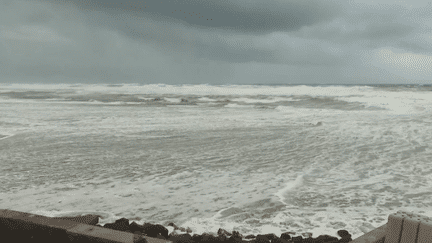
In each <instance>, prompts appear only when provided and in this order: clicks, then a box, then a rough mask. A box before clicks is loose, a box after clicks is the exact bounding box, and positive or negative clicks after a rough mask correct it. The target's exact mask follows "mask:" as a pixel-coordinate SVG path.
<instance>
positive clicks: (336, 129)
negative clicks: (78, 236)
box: [0, 84, 432, 238]
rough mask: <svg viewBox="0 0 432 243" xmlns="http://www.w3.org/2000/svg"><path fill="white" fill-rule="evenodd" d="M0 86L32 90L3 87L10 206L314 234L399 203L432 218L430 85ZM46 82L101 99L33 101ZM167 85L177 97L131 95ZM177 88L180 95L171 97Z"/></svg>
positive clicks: (362, 226) (3, 179)
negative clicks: (6, 92)
mask: <svg viewBox="0 0 432 243" xmlns="http://www.w3.org/2000/svg"><path fill="white" fill-rule="evenodd" d="M0 88H5V89H7V90H14V91H21V90H20V89H24V90H25V91H26V92H27V93H28V94H29V97H25V98H16V97H17V96H13V97H12V96H11V98H6V97H5V96H4V94H1V95H0V97H2V98H1V102H0V114H1V116H0V128H1V131H0V134H5V135H10V136H12V135H14V134H15V135H14V137H13V138H11V140H10V142H11V143H8V142H7V141H8V140H2V143H0V145H1V146H0V152H3V153H0V154H2V156H6V157H5V158H7V161H8V163H4V164H2V167H1V168H0V174H1V175H2V176H0V185H1V186H2V187H0V189H1V190H2V191H1V192H0V193H2V199H4V200H3V201H2V205H3V207H4V208H13V209H14V210H21V211H38V210H43V211H44V213H47V214H48V213H51V215H62V214H63V215H64V214H67V213H69V214H73V213H76V214H82V213H83V212H94V213H95V214H100V213H103V214H104V215H105V216H104V218H103V219H102V220H101V224H105V223H108V222H114V220H116V219H118V218H121V217H126V218H129V219H131V220H133V221H136V222H139V223H143V222H152V223H160V224H163V225H167V222H168V221H171V222H174V223H176V224H177V225H178V226H182V227H187V226H190V227H191V228H193V230H194V233H202V232H205V231H207V232H208V231H210V232H213V233H216V232H217V230H218V229H219V228H224V229H226V230H228V231H231V230H238V231H240V232H241V233H242V234H244V235H246V234H251V233H255V234H256V233H277V234H279V233H280V232H286V231H295V232H297V235H300V233H302V232H313V236H314V237H316V236H318V235H320V234H330V235H336V232H337V230H339V229H346V230H348V231H349V232H350V233H351V234H352V236H353V238H356V237H358V236H360V235H362V234H364V232H365V231H368V230H370V229H371V228H372V227H377V226H380V225H382V224H384V223H385V222H386V220H387V217H388V214H390V213H393V212H395V211H397V210H400V209H406V210H411V211H415V212H418V213H420V214H423V215H427V216H432V215H431V214H432V213H431V212H432V208H431V206H430V205H431V203H432V201H431V198H430V189H431V188H432V184H431V175H432V166H431V165H430V163H428V161H430V158H429V157H430V156H429V154H430V153H429V147H428V144H430V143H431V142H432V141H431V136H430V134H432V128H431V126H430V125H429V124H430V122H432V117H431V115H430V110H429V109H430V108H429V107H430V105H431V98H430V97H432V96H430V92H423V91H422V92H420V91H419V92H415V91H407V90H398V89H396V88H392V90H386V89H385V88H373V87H367V86H351V87H344V86H330V87H310V86H305V85H303V86H286V87H283V86H282V87H276V86H252V85H246V86H242V85H225V86H212V85H184V86H173V85H163V84H154V85H153V84H152V85H142V86H139V85H126V84H123V85H121V86H119V87H108V86H106V85H105V86H104V85H99V84H98V85H86V84H81V85H79V86H78V87H70V85H63V86H61V85H60V86H54V85H53V86H50V85H39V86H38V85H29V86H25V85H24V86H22V85H21V86H20V85H15V84H12V85H0ZM33 88H34V89H33ZM58 88H60V89H61V88H64V89H69V90H72V91H74V92H75V91H76V92H77V93H71V94H69V93H68V94H67V95H66V94H65V93H61V92H58V91H57V90H56V89H58ZM40 90H48V91H52V94H57V95H59V97H62V95H64V97H69V96H70V97H73V96H74V95H77V96H79V97H78V98H77V100H87V99H92V100H91V101H71V100H67V101H61V100H49V99H48V100H44V99H40V97H38V99H32V98H31V95H32V94H34V93H32V92H35V91H40ZM116 94H126V95H127V96H121V95H116ZM20 95H23V97H24V95H26V93H24V94H20ZM36 95H38V96H40V95H39V94H37V92H36ZM210 95H212V96H210ZM213 95H214V96H215V97H217V98H214V99H213V98H212V99H210V98H209V99H206V97H207V96H208V97H213ZM158 96H159V97H161V98H164V99H165V98H167V99H165V100H166V101H168V103H167V102H164V101H162V102H159V104H161V105H157V106H155V105H153V104H154V103H156V102H142V105H134V104H136V103H139V102H131V101H133V99H134V98H140V99H143V100H151V99H153V98H154V97H158ZM191 96H192V97H194V96H202V97H201V98H198V99H197V100H198V101H199V102H197V104H204V105H187V106H186V105H183V104H182V105H179V104H178V101H179V100H180V99H181V98H186V99H194V98H189V97H191ZM50 97H52V96H50ZM101 97H103V99H101ZM314 98H315V99H314ZM170 99H173V100H171V101H175V102H176V103H177V104H172V105H170V106H169V107H165V106H163V104H169V103H170V102H171V101H170ZM225 100H229V101H227V102H220V101H225ZM107 101H109V102H107ZM262 101H264V102H262ZM270 101H272V102H270ZM285 101H296V102H285ZM278 102H280V103H278ZM128 104H132V105H128ZM139 104H141V103H139ZM146 105H147V106H146ZM374 106H375V108H377V109H371V108H374ZM263 107H264V108H268V109H261V108H263ZM378 108H380V109H378ZM319 122H321V124H322V125H321V126H316V125H317V124H318V123H319ZM5 138H6V137H2V139H5ZM1 149H3V150H5V151H1ZM0 159H1V158H0ZM30 171H31V173H30ZM1 172H3V173H1ZM76 208H80V210H79V211H74V210H76Z"/></svg>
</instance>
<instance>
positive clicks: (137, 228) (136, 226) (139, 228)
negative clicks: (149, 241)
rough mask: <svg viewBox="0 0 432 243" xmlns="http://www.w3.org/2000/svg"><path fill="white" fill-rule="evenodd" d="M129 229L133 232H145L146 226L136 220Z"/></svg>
mask: <svg viewBox="0 0 432 243" xmlns="http://www.w3.org/2000/svg"><path fill="white" fill-rule="evenodd" d="M129 229H130V231H132V232H136V231H139V232H141V234H142V233H144V227H143V226H142V225H139V224H137V223H135V222H132V223H131V224H130V225H129Z"/></svg>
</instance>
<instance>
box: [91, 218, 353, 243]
mask: <svg viewBox="0 0 432 243" xmlns="http://www.w3.org/2000/svg"><path fill="white" fill-rule="evenodd" d="M96 226H99V227H104V228H108V229H113V230H119V231H124V232H129V233H134V234H135V235H136V238H137V242H140V243H141V242H143V243H144V242H146V240H145V236H148V237H152V238H159V239H163V240H169V241H172V242H174V243H198V242H208V243H218V242H225V243H241V242H248V243H347V242H350V241H352V238H351V235H350V234H349V233H348V231H346V230H339V231H338V232H337V234H338V235H339V236H340V237H341V239H338V238H337V237H333V236H330V235H320V236H318V237H316V238H313V237H312V233H304V234H302V235H303V236H306V237H305V238H303V237H302V236H291V235H295V234H296V233H295V232H285V233H282V234H281V235H280V237H278V236H277V235H275V234H258V235H247V236H243V235H242V234H240V233H239V232H238V231H233V232H232V233H230V232H228V231H226V230H225V229H219V230H218V232H217V235H215V234H209V233H203V234H201V235H199V234H192V230H191V229H190V228H187V229H185V228H183V227H177V226H176V225H175V224H174V223H169V224H168V226H167V227H172V229H173V231H172V232H171V233H170V234H168V232H169V230H168V229H167V228H166V227H164V226H162V225H160V224H150V223H144V224H143V225H140V224H137V223H135V222H132V223H129V220H128V219H126V218H121V219H118V220H116V221H115V222H114V223H107V224H105V225H104V226H101V225H99V224H97V225H96ZM138 239H139V240H138Z"/></svg>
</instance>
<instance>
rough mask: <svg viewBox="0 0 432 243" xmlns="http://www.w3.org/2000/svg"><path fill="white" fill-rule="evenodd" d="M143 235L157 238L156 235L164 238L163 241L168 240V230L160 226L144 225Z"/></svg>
mask: <svg viewBox="0 0 432 243" xmlns="http://www.w3.org/2000/svg"><path fill="white" fill-rule="evenodd" d="M143 228H144V230H143V233H144V234H146V235H147V236H150V237H154V238H157V236H158V235H160V236H163V237H165V239H168V237H169V236H168V229H166V228H165V227H163V226H162V225H160V224H150V223H144V225H143Z"/></svg>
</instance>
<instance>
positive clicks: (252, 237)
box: [245, 235, 291, 239]
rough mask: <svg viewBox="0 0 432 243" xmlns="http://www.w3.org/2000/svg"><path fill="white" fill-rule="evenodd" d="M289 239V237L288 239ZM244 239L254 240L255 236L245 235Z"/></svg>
mask: <svg viewBox="0 0 432 243" xmlns="http://www.w3.org/2000/svg"><path fill="white" fill-rule="evenodd" d="M290 238H291V237H290ZM245 239H255V235H247V236H246V237H245Z"/></svg>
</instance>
